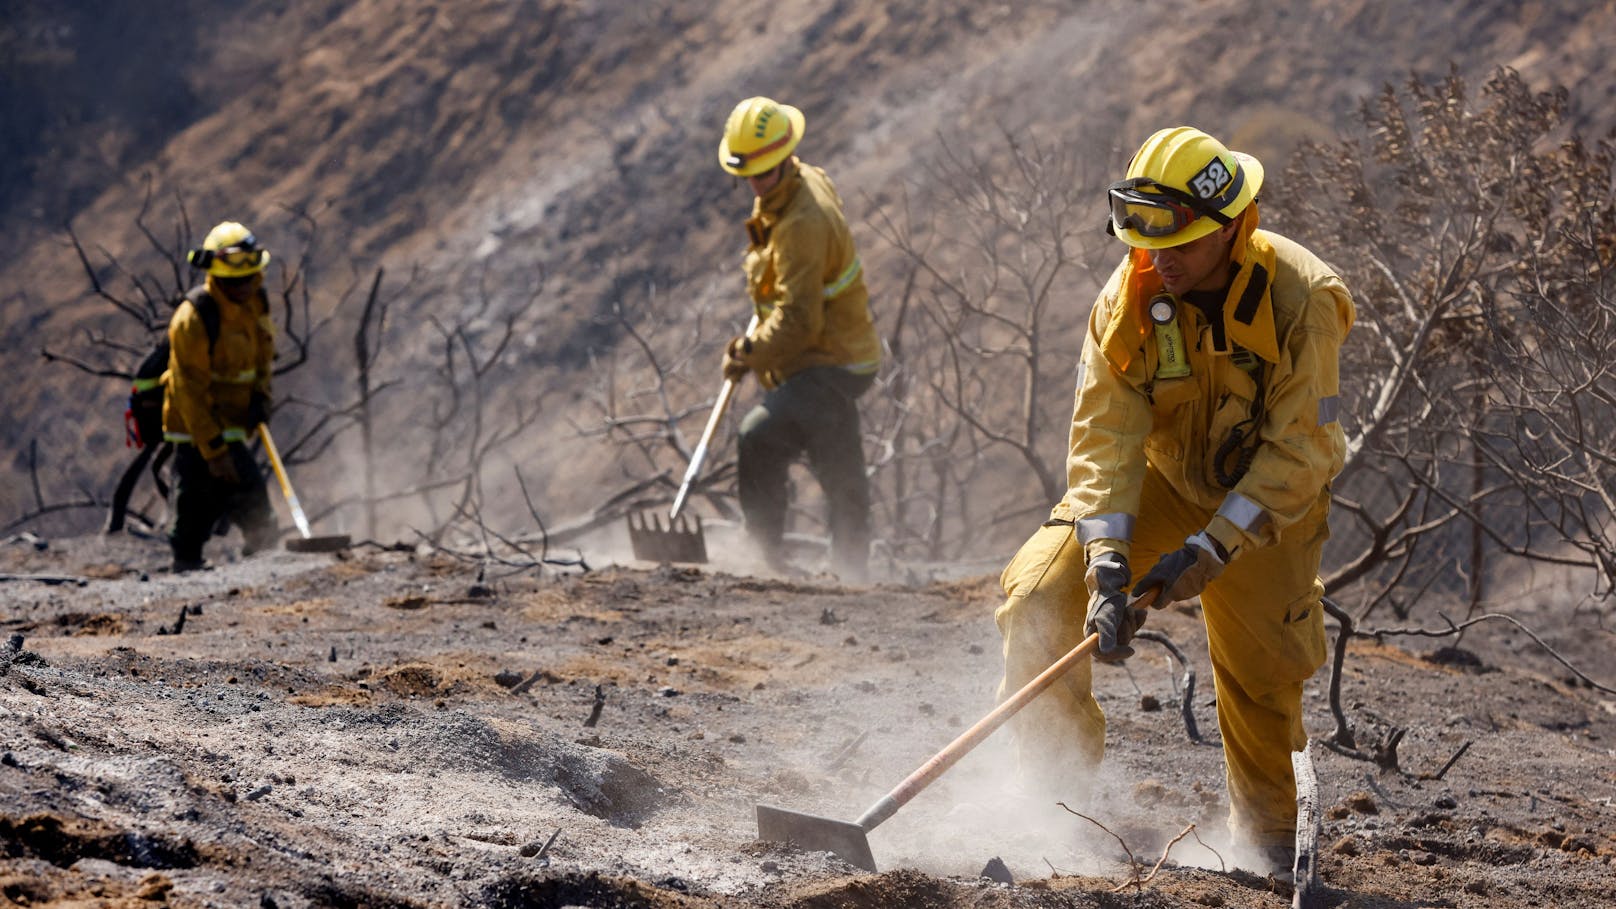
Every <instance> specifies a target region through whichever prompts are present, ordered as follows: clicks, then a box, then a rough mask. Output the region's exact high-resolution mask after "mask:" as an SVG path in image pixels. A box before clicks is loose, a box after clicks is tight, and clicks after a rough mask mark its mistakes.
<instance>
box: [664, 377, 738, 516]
mask: <svg viewBox="0 0 1616 909" xmlns="http://www.w3.org/2000/svg"><path fill="white" fill-rule="evenodd" d="M734 396H735V380H734V379H725V380H724V387H723V388H722V389H721V390H720V391H719V392H718V402H717V403H716V404H714V405H713V412H712V414H710V415H709V416H708V417H707V428H706V429H704V430H702V431H701V441H700V442H697V443H696V450H695V451H693V452H691V453H690V466H689V467H686V468H685V478H684V480H682V481H681V482H680V483H679V492H678V494H677V495H675V496H674V497H673V507H672V508H670V509H668V520H669V521H670V522H671V521H677V520H679V512H681V511H683V510H684V507H685V498H686V497H687V496H689V495H690V484H691V483H694V482H696V475H697V474H699V473H701V465H702V462H703V461H705V460H707V446H708V445H709V444H710V443H711V442H712V441H713V433H714V432H716V431H717V430H718V421H719V420H722V419H723V418H724V411H726V410H729V400H730V398H733V397H734Z"/></svg>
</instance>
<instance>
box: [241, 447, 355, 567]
mask: <svg viewBox="0 0 1616 909" xmlns="http://www.w3.org/2000/svg"><path fill="white" fill-rule="evenodd" d="M258 437H259V438H261V439H263V440H264V451H266V452H268V453H269V464H270V466H271V467H274V468H275V479H277V480H280V481H281V494H282V495H284V496H286V507H287V508H289V509H291V511H292V521H293V523H295V524H297V532H298V533H300V534H302V535H303V537H302V538H301V539H296V540H287V541H286V549H287V551H289V552H336V551H338V550H341V549H347V548H348V544H349V542H350V541H349V539H348V535H347V534H345V533H342V534H332V535H330V536H323V537H317V536H313V535H311V534H310V533H309V519H308V517H307V516H306V515H304V514H303V506H302V505H299V504H298V501H297V493H295V492H293V491H292V481H291V480H289V479H287V477H286V466H285V465H284V464H282V463H281V453H280V452H279V451H278V450H277V449H276V448H275V440H274V439H272V438H270V437H269V424H268V423H259V424H258Z"/></svg>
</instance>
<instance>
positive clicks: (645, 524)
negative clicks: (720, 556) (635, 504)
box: [628, 513, 707, 562]
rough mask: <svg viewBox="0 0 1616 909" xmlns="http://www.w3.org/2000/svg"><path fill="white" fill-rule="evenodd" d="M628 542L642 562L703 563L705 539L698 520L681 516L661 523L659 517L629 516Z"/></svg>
mask: <svg viewBox="0 0 1616 909" xmlns="http://www.w3.org/2000/svg"><path fill="white" fill-rule="evenodd" d="M628 541H629V545H631V546H633V547H634V558H636V559H639V560H641V561H644V562H706V561H707V539H706V537H705V536H703V535H702V530H701V517H700V516H699V515H697V516H696V517H694V518H686V517H684V516H682V515H681V516H680V517H678V518H675V519H674V520H672V521H669V522H668V524H667V526H666V527H664V526H663V524H662V516H661V515H658V514H655V513H653V514H644V515H635V514H630V515H629V516H628Z"/></svg>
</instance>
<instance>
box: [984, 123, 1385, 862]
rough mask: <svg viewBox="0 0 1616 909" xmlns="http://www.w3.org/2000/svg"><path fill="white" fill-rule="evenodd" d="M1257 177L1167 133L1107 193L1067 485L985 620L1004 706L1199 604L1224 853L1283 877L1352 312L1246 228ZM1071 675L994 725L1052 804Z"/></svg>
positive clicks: (1303, 260)
mask: <svg viewBox="0 0 1616 909" xmlns="http://www.w3.org/2000/svg"><path fill="white" fill-rule="evenodd" d="M1262 178H1263V169H1262V165H1261V164H1260V163H1259V162H1258V161H1257V160H1256V159H1255V158H1252V157H1250V156H1248V155H1243V154H1239V153H1235V152H1231V151H1229V150H1228V149H1227V148H1225V147H1224V146H1223V144H1222V143H1220V142H1219V141H1217V140H1216V139H1214V138H1212V137H1211V136H1209V135H1207V134H1206V133H1204V132H1201V131H1200V130H1196V129H1191V128H1188V127H1177V128H1173V129H1166V130H1162V131H1160V132H1157V133H1156V134H1155V135H1153V136H1151V137H1150V138H1149V139H1147V140H1146V141H1145V143H1144V145H1143V146H1142V147H1141V148H1140V149H1139V151H1138V153H1137V154H1135V155H1134V158H1133V161H1132V163H1130V164H1129V166H1128V171H1127V177H1126V179H1124V180H1121V181H1119V182H1117V183H1114V184H1112V185H1111V187H1110V188H1109V190H1108V196H1109V201H1110V209H1111V216H1110V223H1109V227H1108V230H1109V231H1110V232H1111V233H1113V234H1115V236H1116V237H1117V238H1118V239H1120V240H1122V242H1124V243H1126V244H1127V245H1128V246H1129V250H1128V254H1127V256H1126V257H1125V258H1124V259H1123V260H1122V262H1121V264H1120V265H1119V266H1118V267H1117V269H1116V271H1115V272H1113V274H1112V275H1111V278H1110V280H1109V281H1108V283H1107V284H1106V286H1105V288H1104V289H1103V290H1102V291H1101V292H1100V296H1099V298H1098V300H1097V301H1096V302H1095V304H1094V308H1093V310H1092V312H1091V314H1090V317H1089V330H1088V334H1087V336H1086V340H1085V343H1084V346H1083V354H1082V368H1081V378H1080V379H1079V381H1078V387H1077V401H1076V408H1075V411H1074V413H1073V416H1072V429H1071V441H1070V454H1069V457H1068V459H1067V471H1068V479H1067V482H1068V487H1069V488H1068V491H1067V493H1066V495H1065V497H1064V498H1063V499H1062V500H1061V502H1060V503H1059V504H1058V505H1056V506H1055V508H1054V510H1053V512H1052V513H1051V515H1050V519H1049V520H1048V521H1046V522H1045V523H1044V525H1043V526H1042V527H1041V528H1040V529H1039V530H1038V531H1037V533H1035V534H1034V535H1033V536H1032V538H1031V539H1029V540H1028V541H1027V542H1026V543H1025V544H1024V545H1023V546H1022V547H1021V549H1020V551H1019V552H1017V553H1016V555H1015V558H1013V559H1012V560H1011V562H1010V564H1009V565H1008V566H1007V567H1006V568H1005V570H1004V575H1003V579H1002V581H1003V586H1004V591H1005V595H1006V597H1007V599H1006V600H1005V602H1004V604H1003V605H1002V606H1000V607H999V609H998V611H997V612H996V614H995V618H996V620H997V622H998V626H999V630H1000V632H1001V633H1002V634H1003V636H1004V654H1005V671H1004V679H1003V682H1002V685H1001V689H1000V691H1001V696H1005V695H1007V694H1009V693H1010V692H1014V691H1016V690H1017V689H1018V688H1020V687H1021V686H1022V685H1023V684H1024V683H1026V682H1027V680H1028V679H1031V678H1033V677H1034V676H1036V675H1037V674H1038V673H1040V672H1041V671H1043V670H1044V668H1045V667H1047V666H1049V665H1050V664H1051V663H1052V662H1054V661H1055V660H1056V659H1057V658H1058V657H1060V656H1061V654H1063V653H1065V652H1067V651H1068V650H1069V649H1071V648H1072V647H1073V645H1075V644H1076V643H1077V642H1078V641H1080V640H1081V639H1082V638H1083V637H1084V636H1085V635H1086V634H1089V633H1096V632H1097V633H1098V634H1099V636H1100V644H1099V652H1098V653H1097V655H1096V658H1097V659H1100V660H1106V661H1119V660H1123V659H1126V658H1127V657H1128V656H1130V655H1131V654H1132V653H1133V649H1132V648H1131V647H1130V646H1129V641H1130V639H1131V638H1132V637H1133V634H1134V632H1135V631H1137V630H1138V628H1139V626H1140V625H1141V624H1143V622H1144V618H1145V616H1146V615H1147V614H1148V613H1147V612H1146V611H1145V610H1143V609H1136V608H1134V605H1135V604H1136V603H1138V602H1139V601H1140V600H1142V599H1144V598H1145V597H1150V596H1153V597H1154V604H1153V605H1155V606H1156V607H1158V608H1160V607H1163V606H1166V605H1168V604H1169V603H1175V602H1180V601H1183V600H1188V599H1192V598H1195V597H1196V596H1199V597H1200V601H1201V611H1202V616H1203V618H1204V621H1205V623H1206V630H1207V641H1208V648H1209V650H1210V652H1211V660H1212V669H1213V678H1214V682H1215V684H1216V687H1217V712H1218V726H1219V729H1220V731H1221V733H1222V737H1223V752H1224V759H1225V762H1226V765H1227V779H1228V787H1229V802H1230V815H1229V828H1230V832H1231V834H1232V835H1233V838H1234V840H1235V843H1236V846H1237V850H1236V854H1235V856H1234V858H1235V861H1236V862H1237V863H1240V864H1244V865H1245V866H1246V867H1252V866H1253V865H1258V866H1259V867H1256V868H1254V869H1253V870H1258V871H1263V872H1272V873H1276V874H1281V875H1286V874H1289V872H1290V869H1291V865H1292V861H1293V849H1294V844H1295V835H1296V833H1295V827H1296V780H1295V777H1294V775H1293V772H1292V766H1291V757H1290V755H1291V752H1292V751H1293V750H1300V749H1301V748H1302V747H1303V746H1304V745H1305V743H1306V734H1305V732H1304V731H1303V728H1302V685H1303V683H1304V682H1305V681H1306V680H1307V679H1308V678H1309V677H1310V676H1312V675H1313V673H1314V671H1315V670H1317V669H1318V668H1319V666H1321V665H1322V664H1323V662H1324V657H1325V639H1324V615H1323V608H1322V605H1321V603H1320V598H1321V597H1322V596H1323V594H1324V588H1323V585H1322V584H1321V583H1320V581H1319V579H1318V569H1319V561H1320V556H1321V553H1322V550H1323V547H1324V541H1325V539H1326V538H1327V537H1328V536H1329V529H1328V527H1327V525H1326V520H1325V519H1326V516H1327V514H1328V511H1329V506H1330V490H1329V484H1330V480H1331V478H1332V477H1334V476H1335V475H1336V473H1337V472H1338V471H1339V470H1340V469H1341V467H1342V464H1343V461H1344V457H1345V452H1346V445H1345V438H1344V436H1343V433H1342V430H1341V426H1340V424H1339V423H1338V422H1337V419H1336V416H1337V409H1338V406H1339V405H1338V402H1339V399H1338V397H1337V395H1338V385H1339V377H1338V369H1337V365H1338V364H1337V359H1338V353H1339V350H1340V347H1341V344H1342V341H1343V340H1344V338H1345V337H1346V334H1347V331H1348V329H1349V328H1350V327H1351V325H1352V322H1353V303H1352V299H1351V297H1350V296H1349V294H1348V292H1347V288H1346V286H1345V285H1344V284H1343V283H1342V281H1341V279H1340V278H1339V277H1337V276H1336V275H1335V273H1334V272H1333V271H1332V270H1331V268H1330V267H1329V266H1328V265H1327V264H1325V263H1324V262H1323V261H1321V260H1320V259H1319V258H1318V257H1317V256H1315V255H1313V254H1312V253H1311V252H1309V251H1308V250H1306V249H1304V248H1303V247H1301V246H1300V245H1298V244H1296V243H1295V242H1293V241H1291V240H1288V239H1286V238H1284V237H1282V236H1279V235H1277V234H1274V233H1270V232H1268V231H1264V230H1258V229H1257V193H1258V190H1259V189H1260V188H1261V185H1262ZM1136 566H1142V567H1146V568H1148V570H1147V571H1145V572H1144V574H1143V575H1142V576H1139V577H1138V579H1137V581H1135V580H1134V578H1135V574H1134V568H1135V567H1136ZM1130 584H1131V585H1132V589H1131V591H1130ZM1130 594H1131V595H1130ZM1090 669H1091V665H1090V664H1089V663H1088V662H1087V661H1083V662H1081V663H1079V664H1078V665H1077V666H1075V667H1074V668H1073V669H1072V671H1070V672H1068V673H1067V674H1066V675H1065V676H1064V678H1062V679H1061V680H1060V681H1059V682H1058V683H1056V684H1055V685H1054V686H1053V687H1051V688H1050V689H1049V691H1048V692H1047V693H1046V694H1045V695H1044V696H1043V697H1041V698H1039V699H1038V700H1035V701H1033V702H1032V703H1030V704H1029V705H1028V706H1027V708H1026V709H1025V710H1024V711H1022V712H1021V713H1020V714H1019V715H1018V716H1017V717H1016V718H1015V719H1014V720H1013V721H1011V723H1010V728H1011V730H1012V734H1013V736H1014V739H1015V743H1016V751H1017V756H1018V760H1019V762H1020V765H1021V770H1022V773H1023V776H1024V778H1026V779H1027V782H1028V784H1029V786H1031V787H1034V788H1036V789H1037V790H1038V791H1039V794H1040V795H1041V796H1043V795H1047V796H1049V797H1050V798H1051V799H1052V800H1053V799H1065V800H1068V801H1070V800H1072V799H1074V798H1077V797H1079V796H1081V795H1082V794H1083V790H1084V789H1085V788H1086V778H1088V777H1090V776H1092V774H1093V771H1094V770H1095V768H1096V767H1097V766H1098V765H1099V763H1100V759H1101V756H1102V755H1103V753H1104V748H1105V715H1104V714H1103V713H1102V712H1101V710H1100V706H1099V704H1097V703H1096V702H1095V699H1094V695H1093V693H1092V691H1091V687H1090V686H1091V673H1090Z"/></svg>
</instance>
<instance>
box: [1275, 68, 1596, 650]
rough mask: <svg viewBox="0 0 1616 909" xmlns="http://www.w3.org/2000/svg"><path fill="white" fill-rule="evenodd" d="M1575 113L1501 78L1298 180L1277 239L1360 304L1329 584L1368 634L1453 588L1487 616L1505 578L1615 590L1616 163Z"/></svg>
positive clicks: (1555, 93)
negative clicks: (1349, 600)
mask: <svg viewBox="0 0 1616 909" xmlns="http://www.w3.org/2000/svg"><path fill="white" fill-rule="evenodd" d="M1567 101H1568V92H1567V90H1566V89H1565V88H1563V87H1556V88H1553V89H1551V90H1548V91H1543V92H1534V91H1532V90H1530V89H1529V88H1528V87H1527V86H1526V85H1525V83H1524V82H1523V81H1522V80H1521V78H1520V77H1519V76H1518V75H1516V74H1515V73H1514V72H1513V71H1510V70H1507V69H1501V70H1499V71H1497V72H1496V73H1495V74H1494V76H1493V77H1492V79H1491V80H1490V81H1489V82H1488V83H1487V84H1486V86H1485V87H1484V89H1483V91H1482V92H1481V96H1480V98H1479V99H1476V100H1472V99H1471V98H1470V96H1469V95H1468V93H1467V92H1466V89H1465V86H1464V84H1463V82H1462V81H1461V80H1460V79H1459V77H1458V76H1457V75H1450V76H1449V77H1448V78H1446V79H1445V80H1441V81H1438V82H1435V83H1425V82H1421V81H1419V80H1417V79H1416V80H1412V81H1411V82H1410V83H1409V84H1408V85H1407V86H1406V87H1405V88H1404V90H1403V91H1401V92H1399V91H1398V90H1396V89H1394V88H1392V87H1390V86H1388V87H1386V88H1385V89H1384V90H1383V91H1382V92H1381V93H1380V94H1379V95H1377V96H1376V97H1374V98H1372V99H1370V100H1368V101H1366V102H1365V103H1364V105H1363V106H1362V109H1361V110H1360V113H1359V119H1360V121H1361V124H1362V129H1361V130H1360V131H1359V134H1358V135H1356V136H1354V137H1352V138H1349V139H1347V140H1345V141H1343V142H1341V143H1339V144H1336V145H1333V146H1322V145H1311V146H1308V147H1306V148H1305V149H1304V152H1303V153H1302V154H1300V155H1299V156H1298V157H1297V158H1296V159H1295V164H1294V166H1293V167H1292V168H1291V169H1290V171H1289V172H1288V173H1287V174H1286V177H1285V180H1286V184H1287V185H1286V191H1285V192H1284V193H1283V194H1282V195H1281V196H1280V198H1279V200H1278V203H1279V209H1280V211H1281V214H1282V219H1283V220H1284V221H1285V222H1286V223H1288V224H1291V225H1294V226H1295V230H1294V233H1295V235H1296V236H1298V238H1299V239H1302V240H1304V241H1305V242H1309V243H1310V244H1311V245H1313V246H1314V248H1315V249H1316V250H1317V251H1319V252H1320V254H1322V255H1324V256H1325V257H1326V258H1327V259H1329V260H1331V261H1332V262H1334V263H1335V264H1336V265H1337V266H1338V267H1339V268H1340V269H1341V271H1342V272H1343V275H1344V276H1345V277H1346V279H1347V282H1348V284H1349V286H1351V287H1352V289H1353V294H1354V298H1355V300H1356V301H1357V302H1358V304H1359V322H1358V325H1357V327H1356V328H1355V329H1354V331H1353V333H1352V335H1351V337H1350V339H1349V343H1348V346H1347V348H1346V350H1345V351H1344V352H1343V362H1342V375H1343V386H1344V388H1345V394H1346V396H1347V398H1348V400H1349V401H1350V406H1349V407H1347V408H1346V412H1347V413H1348V414H1349V415H1350V416H1349V417H1348V418H1347V419H1346V425H1347V428H1348V432H1349V438H1350V445H1351V455H1350V458H1349V461H1348V464H1347V468H1346V470H1345V471H1344V472H1343V473H1342V475H1341V477H1340V478H1338V480H1337V483H1336V487H1335V492H1336V495H1335V498H1336V511H1337V513H1338V514H1341V515H1343V516H1346V517H1347V518H1349V519H1350V521H1351V525H1352V526H1351V527H1350V528H1348V529H1347V532H1345V533H1341V532H1338V534H1337V540H1336V541H1335V542H1334V543H1333V544H1332V545H1333V546H1334V549H1333V554H1334V558H1333V560H1332V561H1333V563H1334V564H1335V566H1336V567H1335V569H1334V571H1333V573H1332V574H1331V575H1330V577H1329V578H1327V583H1328V584H1329V586H1330V587H1331V589H1332V590H1340V589H1344V588H1346V587H1347V586H1348V585H1350V584H1353V583H1355V582H1359V583H1360V587H1359V589H1360V590H1361V591H1363V599H1364V605H1363V606H1362V607H1361V615H1360V618H1361V617H1362V616H1366V615H1367V614H1368V613H1369V611H1370V610H1371V609H1373V608H1374V607H1375V606H1376V605H1377V604H1379V603H1382V602H1384V603H1386V604H1388V605H1389V606H1390V607H1391V608H1392V609H1393V610H1394V611H1395V612H1396V613H1397V615H1398V616H1399V617H1405V616H1407V615H1408V614H1409V612H1410V611H1411V609H1412V608H1413V606H1414V604H1415V603H1416V602H1417V601H1418V599H1419V598H1420V596H1421V595H1422V594H1424V593H1425V592H1426V591H1428V590H1432V589H1445V590H1447V591H1449V592H1452V591H1453V588H1454V587H1455V585H1454V583H1453V582H1454V579H1456V578H1461V579H1463V580H1464V584H1465V589H1464V591H1463V592H1464V593H1465V594H1467V595H1468V597H1469V600H1470V610H1471V612H1472V613H1474V612H1475V611H1476V610H1477V609H1478V608H1479V605H1480V602H1481V600H1482V599H1483V598H1484V597H1485V589H1484V582H1485V580H1486V576H1487V573H1488V568H1489V566H1491V565H1494V564H1495V563H1498V562H1500V561H1501V560H1503V559H1510V560H1514V561H1516V562H1520V563H1526V564H1533V563H1536V564H1550V565H1562V566H1572V567H1575V568H1578V569H1587V570H1588V576H1589V577H1591V578H1593V582H1592V585H1591V588H1592V589H1591V593H1592V595H1594V596H1596V597H1605V598H1608V597H1609V596H1610V595H1611V593H1612V589H1613V584H1616V522H1613V514H1616V508H1613V505H1616V470H1613V469H1612V468H1613V466H1616V465H1613V463H1612V461H1613V458H1616V365H1613V361H1612V359H1611V357H1610V352H1611V351H1612V350H1616V299H1613V295H1612V289H1613V288H1612V283H1611V267H1612V262H1613V258H1616V196H1613V192H1612V182H1611V173H1612V160H1613V153H1612V146H1611V143H1610V141H1609V140H1608V139H1606V140H1603V141H1600V142H1597V143H1593V144H1589V143H1586V142H1584V141H1583V140H1581V139H1580V138H1578V137H1576V136H1569V135H1567V134H1566V132H1567V129H1566V126H1565V111H1566V107H1567ZM1343 543H1344V544H1345V545H1343Z"/></svg>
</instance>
